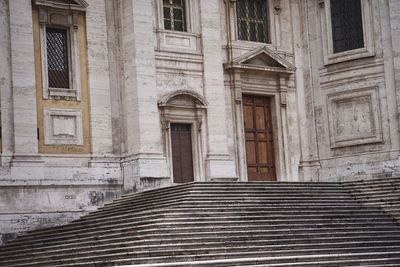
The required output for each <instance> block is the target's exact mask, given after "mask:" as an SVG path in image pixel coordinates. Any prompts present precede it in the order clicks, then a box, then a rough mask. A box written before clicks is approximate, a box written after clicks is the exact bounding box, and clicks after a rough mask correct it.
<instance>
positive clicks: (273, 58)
mask: <svg viewBox="0 0 400 267" xmlns="http://www.w3.org/2000/svg"><path fill="white" fill-rule="evenodd" d="M225 68H226V69H230V68H238V69H249V70H260V71H269V72H283V73H293V72H294V71H295V69H296V67H295V66H294V65H293V64H292V63H290V62H289V61H287V60H286V59H285V58H283V57H282V56H280V55H279V54H278V53H276V52H275V51H273V50H271V49H269V48H268V47H266V46H263V47H260V48H257V49H254V50H252V51H250V52H247V53H245V54H243V55H241V56H239V57H237V58H235V59H234V60H233V61H232V62H230V63H225Z"/></svg>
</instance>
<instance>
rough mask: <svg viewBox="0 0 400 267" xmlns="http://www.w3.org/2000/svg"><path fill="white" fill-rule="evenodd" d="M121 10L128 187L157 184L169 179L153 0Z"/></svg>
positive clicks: (127, 0)
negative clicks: (162, 125)
mask: <svg viewBox="0 0 400 267" xmlns="http://www.w3.org/2000/svg"><path fill="white" fill-rule="evenodd" d="M121 14H122V23H121V39H122V40H121V45H122V47H123V51H122V54H123V57H124V59H123V61H124V73H123V76H124V98H123V99H124V101H125V103H124V106H125V110H124V112H125V114H126V122H125V124H126V133H127V134H126V139H127V140H126V160H125V169H124V172H125V188H127V189H130V188H134V189H135V188H138V187H140V189H143V188H145V187H153V186H157V187H158V186H162V185H164V184H165V183H168V182H169V177H168V176H169V173H168V171H167V164H166V158H165V156H164V155H163V151H162V143H161V141H162V134H161V126H160V117H159V112H158V107H157V92H156V70H155V52H154V44H155V34H154V29H153V17H154V12H153V5H152V1H148V0H133V1H132V0H124V1H122V3H121ZM163 178H167V179H163Z"/></svg>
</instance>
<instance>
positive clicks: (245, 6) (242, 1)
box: [236, 0, 268, 43]
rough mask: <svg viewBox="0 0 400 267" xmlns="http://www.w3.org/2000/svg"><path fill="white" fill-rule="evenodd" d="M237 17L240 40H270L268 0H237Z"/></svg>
mask: <svg viewBox="0 0 400 267" xmlns="http://www.w3.org/2000/svg"><path fill="white" fill-rule="evenodd" d="M236 17H237V28H238V39H239V40H245V41H254V42H262V43H267V42H268V21H267V2H266V0H237V1H236Z"/></svg>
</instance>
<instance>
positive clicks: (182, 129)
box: [171, 123, 194, 183]
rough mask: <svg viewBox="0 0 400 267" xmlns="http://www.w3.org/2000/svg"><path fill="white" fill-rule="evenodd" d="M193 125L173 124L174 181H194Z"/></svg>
mask: <svg viewBox="0 0 400 267" xmlns="http://www.w3.org/2000/svg"><path fill="white" fill-rule="evenodd" d="M191 129H192V125H191V124H177V123H172V124H171V147H172V168H173V176H174V183H188V182H193V181H194V177H193V155H192V131H191Z"/></svg>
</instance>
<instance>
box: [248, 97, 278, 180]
mask: <svg viewBox="0 0 400 267" xmlns="http://www.w3.org/2000/svg"><path fill="white" fill-rule="evenodd" d="M243 115H244V128H245V138H246V160H247V175H248V179H249V181H276V171H275V157H274V154H275V153H274V140H273V132H272V118H271V105H270V98H267V97H258V96H243Z"/></svg>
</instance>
